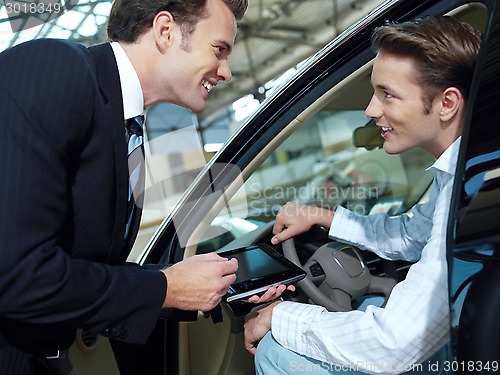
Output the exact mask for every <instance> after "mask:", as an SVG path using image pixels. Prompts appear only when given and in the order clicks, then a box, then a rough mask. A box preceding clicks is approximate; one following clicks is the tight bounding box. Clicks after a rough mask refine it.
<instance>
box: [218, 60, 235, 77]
mask: <svg viewBox="0 0 500 375" xmlns="http://www.w3.org/2000/svg"><path fill="white" fill-rule="evenodd" d="M217 75H218V79H219V81H224V82H229V81H230V80H231V78H232V76H233V75H232V74H231V68H230V67H229V61H227V60H221V62H220V65H219V69H218V71H217Z"/></svg>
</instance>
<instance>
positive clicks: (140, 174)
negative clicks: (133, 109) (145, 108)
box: [125, 116, 144, 238]
mask: <svg viewBox="0 0 500 375" xmlns="http://www.w3.org/2000/svg"><path fill="white" fill-rule="evenodd" d="M143 121H144V117H143V116H136V117H134V118H131V119H128V120H127V121H126V128H127V135H128V170H129V188H128V205H127V227H126V230H125V238H127V235H128V232H129V228H130V225H131V223H132V218H133V216H134V211H135V210H136V209H137V206H141V205H142V200H143V192H144V135H143V134H144V133H143V129H142V126H143Z"/></svg>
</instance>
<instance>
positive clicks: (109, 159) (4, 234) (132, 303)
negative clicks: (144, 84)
mask: <svg viewBox="0 0 500 375" xmlns="http://www.w3.org/2000/svg"><path fill="white" fill-rule="evenodd" d="M0 72H2V73H1V74H2V79H1V80H0V124H1V125H0V159H1V160H2V168H1V170H0V174H1V175H2V181H1V182H0V207H1V210H0V251H1V261H0V316H1V317H2V318H5V319H8V320H10V321H12V322H15V323H16V324H20V325H22V324H26V325H35V326H36V325H40V326H47V325H48V326H53V327H60V328H67V327H71V328H77V327H85V328H89V329H92V330H94V331H96V332H97V333H101V334H104V335H107V336H110V337H112V338H115V339H119V340H123V341H127V342H132V343H143V342H145V341H146V339H147V337H148V336H149V334H150V332H151V331H152V329H153V327H154V325H155V323H156V319H157V318H158V316H159V313H160V310H161V305H162V302H163V300H164V297H165V293H166V281H165V277H164V276H163V274H162V273H161V272H158V271H153V270H145V269H141V268H138V267H137V268H136V267H127V266H125V265H120V264H114V265H113V264H106V262H108V263H113V262H109V259H110V258H109V257H110V254H111V253H112V252H113V251H116V249H113V247H116V245H113V244H115V243H120V242H121V241H122V239H121V238H119V236H120V234H122V233H123V229H122V226H121V224H122V223H123V220H124V219H123V218H122V217H121V215H120V217H119V218H117V217H116V212H122V211H123V210H122V211H120V210H118V211H117V210H116V202H119V201H120V199H121V198H122V197H121V196H120V197H118V198H119V199H117V197H116V194H117V193H116V192H117V190H116V189H115V187H116V185H117V184H118V181H117V180H119V179H121V178H123V179H126V178H127V176H123V177H120V176H118V175H117V174H116V173H115V168H116V164H117V163H118V160H117V158H116V154H113V148H114V147H115V146H114V144H116V143H117V142H123V144H124V146H123V147H125V141H124V140H123V139H116V137H114V136H113V134H114V133H113V132H112V131H110V127H112V126H113V125H112V124H109V121H108V120H109V119H108V118H107V117H106V116H107V115H106V113H107V112H106V106H107V105H108V104H109V103H106V100H105V99H103V96H102V93H101V92H100V88H99V85H98V83H97V80H96V68H95V62H94V60H93V58H92V56H91V54H90V53H89V52H88V50H87V49H86V48H84V47H82V46H77V45H74V44H70V43H68V42H65V41H50V40H46V41H37V42H36V43H32V42H30V43H27V44H24V45H21V46H17V47H14V48H12V49H10V50H8V51H6V52H4V53H2V54H1V55H0ZM120 99H121V97H120ZM121 116H123V114H121ZM122 118H123V117H122ZM122 134H123V133H122ZM119 144H120V145H121V143H119ZM120 147H121V146H120ZM114 155H115V156H114ZM122 157H123V159H124V160H126V151H124V154H123V156H122ZM121 161H122V162H123V160H121ZM124 204H126V198H125V200H124ZM117 228H118V229H117ZM121 258H122V259H123V256H121Z"/></svg>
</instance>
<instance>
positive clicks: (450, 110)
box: [440, 87, 465, 122]
mask: <svg viewBox="0 0 500 375" xmlns="http://www.w3.org/2000/svg"><path fill="white" fill-rule="evenodd" d="M464 103H465V101H464V97H463V95H462V92H461V91H460V90H459V89H458V88H456V87H448V88H447V89H446V90H444V91H443V93H442V94H441V110H440V115H441V120H442V121H444V122H446V121H449V120H451V119H452V118H453V117H454V116H456V115H457V113H459V112H460V111H461V109H462V107H463V106H464Z"/></svg>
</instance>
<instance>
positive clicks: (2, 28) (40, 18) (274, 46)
mask: <svg viewBox="0 0 500 375" xmlns="http://www.w3.org/2000/svg"><path fill="white" fill-rule="evenodd" d="M381 2H382V1H381V0H249V6H248V10H247V12H246V14H245V16H244V18H243V20H242V21H240V22H239V24H238V34H237V37H236V43H235V47H234V49H233V53H232V54H231V56H230V64H231V69H232V73H233V78H232V80H231V82H229V83H226V84H220V85H218V86H217V87H215V88H214V89H212V91H211V92H210V95H209V98H208V101H207V107H206V109H205V111H204V112H203V113H202V114H200V115H198V122H199V124H200V125H202V126H203V127H205V128H209V127H210V126H213V125H215V124H216V123H217V122H220V121H221V120H222V119H224V121H226V122H227V118H228V116H231V115H232V113H231V112H232V110H231V109H230V108H231V104H232V103H233V102H234V101H236V100H237V99H239V98H242V97H245V96H247V95H253V97H254V98H256V99H258V100H261V99H263V98H264V97H265V95H266V90H267V89H268V87H267V83H268V82H270V81H272V80H273V79H275V78H276V77H278V76H279V75H280V74H282V73H283V72H285V71H287V70H288V69H290V68H293V67H295V66H297V64H299V63H300V62H301V61H303V60H304V59H306V58H307V57H308V56H310V55H312V54H313V53H314V52H316V51H318V50H319V49H320V48H321V47H323V46H325V45H326V44H327V43H328V42H329V41H331V40H332V39H333V38H334V37H335V36H337V35H338V34H339V33H341V32H342V31H344V30H345V29H346V28H347V27H349V26H350V25H351V24H352V23H354V22H355V21H357V20H358V19H359V18H361V17H362V16H363V15H365V14H367V13H368V12H369V11H371V10H372V9H373V8H374V7H376V6H377V5H378V4H380V3H381ZM33 3H35V4H37V5H38V6H39V7H45V8H46V7H48V5H49V4H51V5H52V6H53V10H56V5H59V7H58V8H59V10H58V12H57V13H56V12H51V14H50V15H49V14H48V13H46V14H38V15H37V17H34V16H33V12H32V13H31V14H30V16H29V17H28V15H27V14H26V12H24V13H23V9H27V7H28V9H29V7H30V6H33ZM111 4H112V1H107V0H80V1H78V0H67V1H64V0H12V1H11V0H0V51H2V50H4V49H6V48H8V47H11V46H13V45H16V44H19V43H21V42H23V41H26V40H30V39H35V38H45V37H55V38H63V39H69V40H73V41H76V42H80V43H83V44H85V45H92V44H97V43H102V42H105V41H107V35H106V22H107V14H108V13H109V10H110V8H111ZM49 16H50V18H48V17H49ZM44 17H45V18H44Z"/></svg>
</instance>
